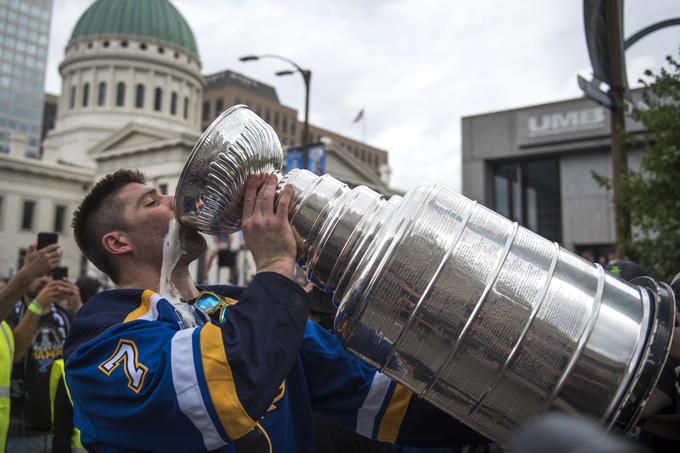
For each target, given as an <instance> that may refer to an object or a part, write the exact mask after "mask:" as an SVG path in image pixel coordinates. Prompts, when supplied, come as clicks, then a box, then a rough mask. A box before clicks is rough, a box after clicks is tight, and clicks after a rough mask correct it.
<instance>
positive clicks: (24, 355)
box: [0, 244, 80, 452]
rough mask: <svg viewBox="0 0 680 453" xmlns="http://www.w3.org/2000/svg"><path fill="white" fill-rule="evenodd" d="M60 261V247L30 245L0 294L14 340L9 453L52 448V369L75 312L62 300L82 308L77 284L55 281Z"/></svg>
mask: <svg viewBox="0 0 680 453" xmlns="http://www.w3.org/2000/svg"><path fill="white" fill-rule="evenodd" d="M60 261H61V251H60V250H59V245H58V244H49V245H45V246H44V247H43V248H40V249H38V248H37V247H36V246H35V245H31V246H29V248H28V252H27V254H26V259H25V262H24V265H23V267H22V268H21V269H20V270H19V271H18V272H17V273H16V275H15V276H14V278H13V279H12V280H10V282H8V283H7V285H5V286H4V287H3V288H2V290H0V309H3V310H4V312H3V313H0V316H2V315H6V312H7V307H9V308H10V310H9V311H10V313H9V316H8V317H7V322H8V324H9V325H10V326H11V327H12V329H13V334H14V341H15V349H14V368H13V370H12V377H11V387H10V390H11V391H10V396H11V415H10V426H9V432H8V437H7V451H12V452H15V451H16V452H23V451H30V452H40V451H50V450H51V443H52V442H51V429H52V426H51V420H50V418H51V417H50V413H51V411H50V397H49V383H50V381H49V380H50V371H51V367H52V363H53V362H54V360H55V359H57V358H60V357H61V355H62V349H63V344H64V340H65V339H66V336H67V334H68V331H69V327H70V323H71V319H72V316H73V311H72V310H71V309H70V308H67V309H64V308H62V307H61V306H59V305H58V304H57V302H59V301H66V302H67V304H68V305H69V306H70V307H78V306H79V305H80V296H79V293H78V288H77V287H76V286H75V285H74V284H73V283H70V282H68V281H67V280H66V279H57V280H54V279H53V278H52V271H53V270H54V269H55V268H56V267H57V266H58V265H59V263H60ZM17 299H18V301H17ZM12 302H15V303H14V304H13V306H12Z"/></svg>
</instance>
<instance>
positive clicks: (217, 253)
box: [203, 234, 237, 284]
mask: <svg viewBox="0 0 680 453" xmlns="http://www.w3.org/2000/svg"><path fill="white" fill-rule="evenodd" d="M213 240H214V241H215V249H213V250H211V251H210V252H209V253H208V258H207V259H206V262H205V275H204V277H203V280H204V281H208V278H209V276H210V269H211V268H212V264H213V262H214V261H215V257H217V280H220V269H222V268H223V267H226V268H227V269H229V281H230V282H231V283H233V284H236V278H237V268H236V256H237V252H236V251H234V248H235V247H236V246H235V243H236V241H237V239H236V237H235V235H233V234H219V235H217V236H213Z"/></svg>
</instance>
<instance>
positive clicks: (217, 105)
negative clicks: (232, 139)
mask: <svg viewBox="0 0 680 453" xmlns="http://www.w3.org/2000/svg"><path fill="white" fill-rule="evenodd" d="M223 109H224V101H223V100H222V98H217V99H216V100H215V115H219V114H220V113H222V110H223Z"/></svg>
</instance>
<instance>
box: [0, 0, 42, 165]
mask: <svg viewBox="0 0 680 453" xmlns="http://www.w3.org/2000/svg"><path fill="white" fill-rule="evenodd" d="M51 16H52V0H1V1H0V152H1V153H9V145H10V141H18V142H24V143H25V144H26V154H27V155H28V156H30V157H37V156H38V155H39V153H40V140H41V136H40V134H41V127H42V126H41V124H42V115H43V92H44V86H45V66H46V64H47V41H48V36H49V33H50V19H51Z"/></svg>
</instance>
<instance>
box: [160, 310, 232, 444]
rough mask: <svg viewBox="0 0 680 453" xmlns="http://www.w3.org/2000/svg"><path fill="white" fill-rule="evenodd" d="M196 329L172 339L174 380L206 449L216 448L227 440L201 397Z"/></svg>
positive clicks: (181, 402) (184, 408)
mask: <svg viewBox="0 0 680 453" xmlns="http://www.w3.org/2000/svg"><path fill="white" fill-rule="evenodd" d="M154 307H155V304H154ZM195 330H196V328H193V329H184V330H180V331H179V332H177V333H176V334H175V336H174V337H173V338H172V345H171V347H170V361H171V364H172V383H173V385H174V386H175V393H176V394H177V403H178V404H179V407H180V408H181V409H182V412H183V413H184V415H186V416H187V417H188V418H189V420H191V422H192V423H193V424H194V426H195V427H196V429H198V430H199V431H200V432H201V435H202V436H203V444H204V445H205V448H206V449H208V450H215V449H217V448H220V447H222V446H224V445H226V443H225V442H224V441H223V440H222V438H221V437H220V435H219V433H218V432H217V428H216V427H215V425H214V424H213V421H212V419H211V418H210V415H209V414H208V410H207V409H206V407H205V404H203V398H202V397H201V389H200V387H199V386H198V382H197V378H196V369H195V368H194V366H195V365H194V351H193V347H192V338H191V337H192V334H193V333H194V331H195Z"/></svg>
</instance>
